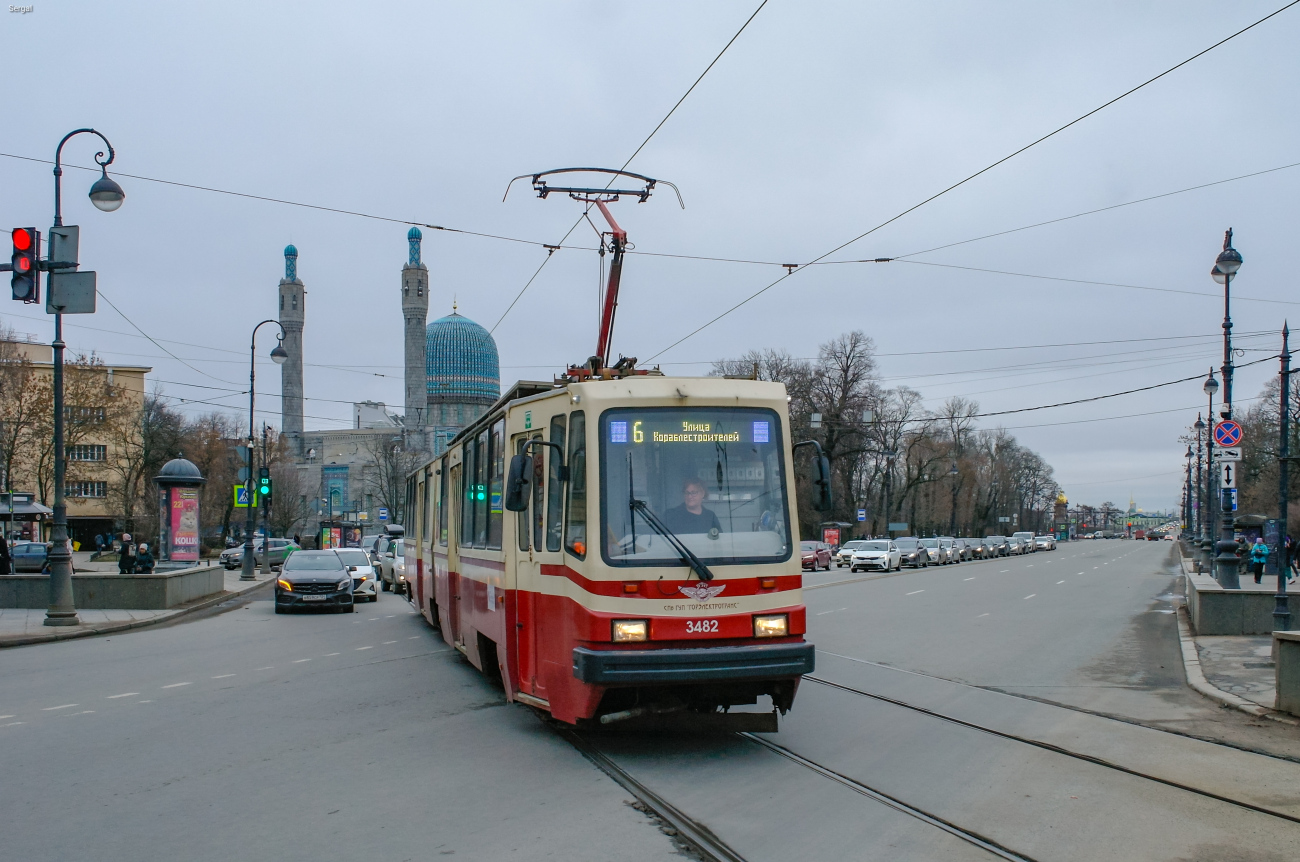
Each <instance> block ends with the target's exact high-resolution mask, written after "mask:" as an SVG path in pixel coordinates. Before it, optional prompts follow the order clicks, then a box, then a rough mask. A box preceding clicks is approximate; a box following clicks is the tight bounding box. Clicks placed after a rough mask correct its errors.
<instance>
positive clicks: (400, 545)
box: [375, 537, 406, 595]
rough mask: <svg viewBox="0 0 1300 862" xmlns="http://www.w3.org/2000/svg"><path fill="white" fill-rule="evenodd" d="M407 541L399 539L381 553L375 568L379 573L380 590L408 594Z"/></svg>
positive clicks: (388, 544) (389, 543) (391, 542)
mask: <svg viewBox="0 0 1300 862" xmlns="http://www.w3.org/2000/svg"><path fill="white" fill-rule="evenodd" d="M405 546H406V540H405V539H403V538H401V537H398V538H396V539H394V540H392V541H390V542H388V543H387V545H386V547H384V550H383V551H381V552H380V554H379V559H378V561H377V562H376V563H375V568H376V569H377V570H378V572H379V588H380V589H381V590H383V591H384V592H388V591H389V590H392V591H393V592H395V593H398V594H399V595H400V594H402V593H405V592H406V550H405Z"/></svg>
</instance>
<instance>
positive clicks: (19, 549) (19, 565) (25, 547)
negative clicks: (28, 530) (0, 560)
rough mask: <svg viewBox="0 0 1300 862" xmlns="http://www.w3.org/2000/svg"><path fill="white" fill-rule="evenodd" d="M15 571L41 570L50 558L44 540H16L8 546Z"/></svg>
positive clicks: (48, 549)
mask: <svg viewBox="0 0 1300 862" xmlns="http://www.w3.org/2000/svg"><path fill="white" fill-rule="evenodd" d="M9 556H11V557H13V560H14V571H15V572H43V571H45V562H46V560H48V559H49V558H50V548H49V546H48V545H46V544H45V543H44V542H18V543H17V544H14V545H11V546H10V547H9Z"/></svg>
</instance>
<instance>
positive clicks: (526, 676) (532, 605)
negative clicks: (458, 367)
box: [511, 431, 545, 697]
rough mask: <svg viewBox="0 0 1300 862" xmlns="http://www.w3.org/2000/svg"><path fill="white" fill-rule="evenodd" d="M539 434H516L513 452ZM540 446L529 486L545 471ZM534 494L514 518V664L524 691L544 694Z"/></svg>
mask: <svg viewBox="0 0 1300 862" xmlns="http://www.w3.org/2000/svg"><path fill="white" fill-rule="evenodd" d="M540 439H542V435H541V434H538V433H537V432H534V431H530V432H527V433H525V434H517V435H515V437H514V439H513V440H512V441H511V443H512V446H513V449H514V452H515V453H516V454H520V453H522V452H523V451H524V445H525V444H527V443H528V441H530V440H540ZM539 448H540V447H537V446H534V447H533V451H532V452H531V454H532V456H533V472H532V475H531V476H529V481H530V482H531V484H530V485H529V488H530V490H532V489H536V488H537V486H538V484H539V482H540V481H541V479H542V477H543V475H544V470H545V467H544V458H545V453H544V452H541V451H537V450H538V449H539ZM536 496H537V495H536V494H535V493H530V494H529V506H528V508H527V509H525V510H524V511H522V512H520V513H518V517H517V518H516V521H515V540H516V541H515V547H516V550H515V552H514V554H512V556H513V557H514V559H515V599H516V602H515V607H516V611H515V613H516V615H517V616H518V620H517V623H518V625H517V626H516V628H515V631H516V632H518V635H519V645H518V647H517V649H518V660H517V662H516V665H517V667H518V673H519V686H520V688H522V689H523V690H524V691H525V692H526V693H528V694H532V695H533V696H534V697H543V696H544V695H543V694H542V693H541V692H539V691H538V689H537V592H536V591H537V587H538V579H539V578H540V576H541V563H540V561H539V560H538V559H537V555H536V553H534V549H533V543H532V534H533V527H532V523H533V506H534V503H533V499H534V498H535V497H536Z"/></svg>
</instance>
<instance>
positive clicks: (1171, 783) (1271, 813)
mask: <svg viewBox="0 0 1300 862" xmlns="http://www.w3.org/2000/svg"><path fill="white" fill-rule="evenodd" d="M804 679H806V680H808V681H809V682H813V683H817V684H819V685H823V686H826V687H828V688H833V689H837V690H839V691H843V692H847V693H849V694H853V695H857V696H859V697H866V698H870V699H872V700H876V701H880V702H882V703H887V704H890V705H891V706H896V707H899V708H901V709H906V710H909V711H911V712H916V713H919V714H921V715H926V716H929V717H931V718H935V719H938V720H940V721H944V722H948V723H950V724H954V725H957V726H959V727H965V728H969V729H971V730H976V731H980V732H982V733H987V734H989V735H990V736H995V737H998V738H1000V739H1005V740H1009V741H1011V742H1018V743H1021V744H1023V745H1028V746H1032V747H1034V748H1038V749H1042V750H1043V751H1049V752H1052V753H1053V754H1059V755H1062V756H1064V757H1070V758H1073V759H1076V760H1081V761H1083V762H1085V763H1091V764H1093V765H1095V766H1100V767H1103V768H1105V769H1109V770H1113V771H1115V772H1121V773H1124V774H1125V775H1131V776H1134V777H1136V778H1141V779H1144V780H1146V781H1152V782H1155V783H1157V784H1162V785H1164V786H1166V787H1172V788H1174V789H1176V790H1182V791H1185V792H1187V793H1193V794H1196V795H1197V796H1202V797H1204V798H1206V799H1212V800H1214V801H1216V802H1223V803H1226V804H1228V805H1234V806H1237V807H1239V808H1244V809H1246V810H1249V811H1254V812H1256V813H1258V814H1263V815H1266V816H1268V817H1274V818H1277V819H1279V820H1286V821H1289V822H1291V823H1300V817H1297V816H1294V815H1291V814H1287V813H1285V812H1282V811H1277V810H1274V809H1271V808H1267V807H1265V806H1262V805H1256V804H1254V803H1252V802H1247V801H1245V800H1243V799H1236V798H1233V797H1230V796H1224V795H1222V794H1219V793H1215V792H1213V791H1211V790H1206V789H1204V788H1200V787H1194V786H1192V785H1189V784H1185V783H1183V782H1179V781H1175V780H1173V779H1169V778H1162V777H1161V776H1158V775H1152V774H1151V773H1149V772H1143V771H1142V770H1139V769H1132V768H1130V767H1127V766H1124V765H1123V764H1119V763H1115V762H1113V761H1109V760H1106V759H1105V758H1102V757H1097V756H1096V755H1092V754H1085V753H1083V752H1079V751H1073V750H1071V749H1069V748H1065V747H1063V746H1059V745H1055V744H1053V743H1050V742H1045V741H1043V740H1040V739H1032V738H1030V737H1026V736H1020V735H1018V734H1015V733H1008V732H1006V731H1001V730H997V729H996V728H992V727H989V726H987V725H983V724H980V723H978V722H973V721H967V720H966V719H962V718H957V717H956V716H953V715H948V714H946V713H942V712H939V711H937V710H933V709H929V708H927V707H923V706H918V705H916V704H912V703H908V702H907V701H904V700H899V699H898V698H893V697H888V696H886V695H883V694H876V693H874V692H869V691H863V690H862V689H859V688H855V687H853V686H850V685H845V684H843V683H838V682H834V681H832V680H828V679H825V678H822V677H819V676H816V675H814V674H808V675H806V676H804ZM741 736H744V737H746V738H749V739H752V740H753V741H755V742H758V743H759V744H762V745H764V746H765V747H769V748H771V747H772V745H774V743H768V742H767V741H765V740H761V739H759V738H757V737H754V736H753V735H751V734H741ZM1211 744H1213V743H1211ZM778 747H779V746H778ZM774 750H775V749H774ZM792 754H793V752H792ZM796 756H797V755H796ZM821 768H825V767H821Z"/></svg>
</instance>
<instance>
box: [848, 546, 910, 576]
mask: <svg viewBox="0 0 1300 862" xmlns="http://www.w3.org/2000/svg"><path fill="white" fill-rule="evenodd" d="M902 567H903V553H902V551H900V550H899V549H898V546H897V545H895V544H894V543H893V542H891V541H889V540H887V539H875V540H872V541H869V542H863V543H862V547H860V548H858V549H857V550H855V551H854V552H853V560H852V561H851V562H850V564H849V571H852V572H865V571H867V570H868V569H879V570H880V571H882V572H892V571H894V570H895V569H901V568H902Z"/></svg>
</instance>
